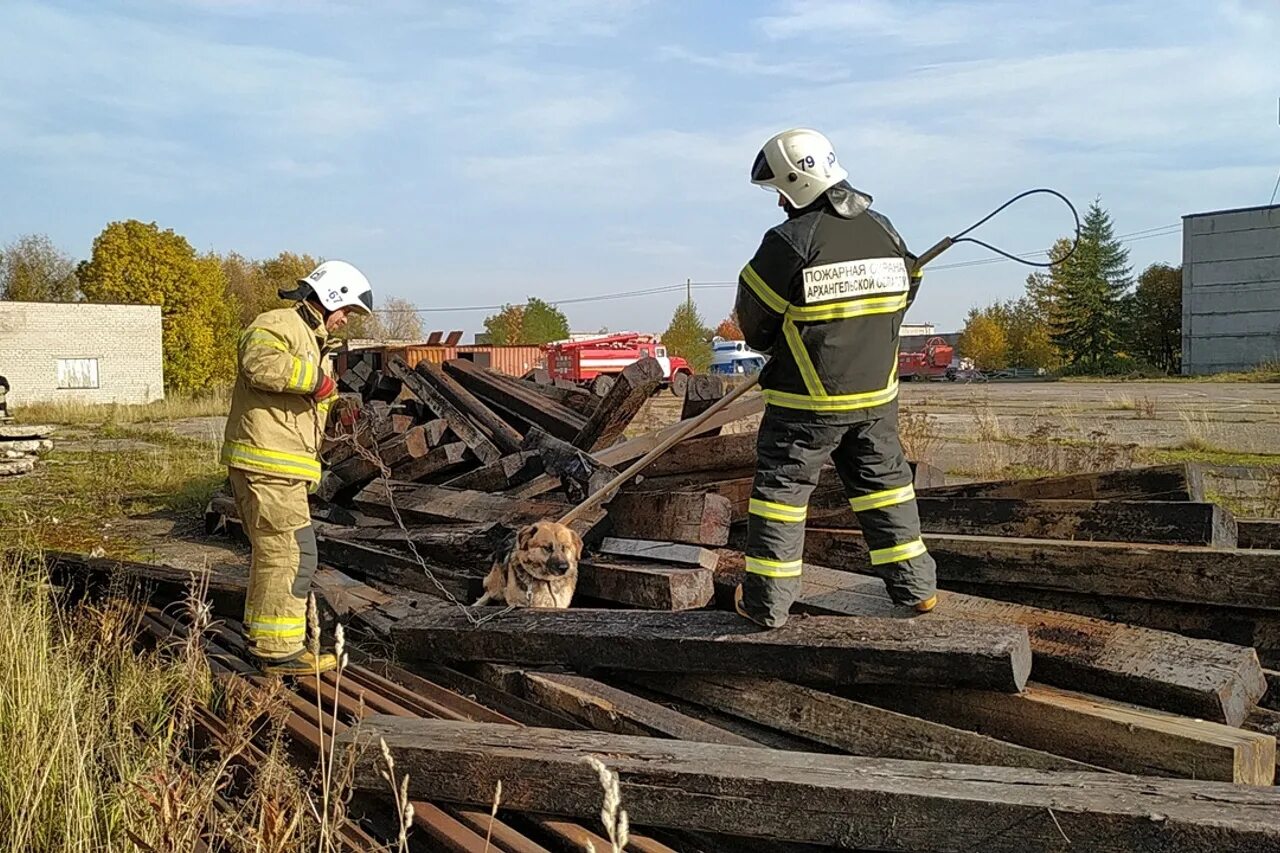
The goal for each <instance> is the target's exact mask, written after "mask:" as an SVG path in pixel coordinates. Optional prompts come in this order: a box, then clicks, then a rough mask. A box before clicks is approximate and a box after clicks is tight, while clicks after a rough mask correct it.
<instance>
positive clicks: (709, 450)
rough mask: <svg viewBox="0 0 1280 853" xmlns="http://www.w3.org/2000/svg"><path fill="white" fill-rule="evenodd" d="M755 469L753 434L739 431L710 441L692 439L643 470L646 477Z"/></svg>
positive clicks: (708, 439)
mask: <svg viewBox="0 0 1280 853" xmlns="http://www.w3.org/2000/svg"><path fill="white" fill-rule="evenodd" d="M755 466H756V433H754V432H740V433H735V434H733V435H717V436H712V437H709V438H691V439H689V440H687V441H682V442H680V443H679V444H677V445H676V446H675V447H673V448H671V449H670V450H668V451H667V452H666V453H664V454H663V455H662V456H659V457H658V458H657V459H655V460H653V462H651V463H649V466H648V467H647V468H645V469H644V475H645V476H646V477H663V476H667V475H669V474H692V473H694V472H698V471H726V470H729V469H733V468H749V469H754V468H755Z"/></svg>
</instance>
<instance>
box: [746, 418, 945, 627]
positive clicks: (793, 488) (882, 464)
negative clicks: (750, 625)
mask: <svg viewBox="0 0 1280 853" xmlns="http://www.w3.org/2000/svg"><path fill="white" fill-rule="evenodd" d="M897 427H898V424H897V417H896V413H894V412H892V411H891V412H890V413H889V414H888V415H885V416H882V417H878V418H872V419H869V420H863V421H859V422H855V423H852V424H850V423H841V422H838V421H837V422H831V421H827V422H821V421H819V422H814V421H812V420H806V419H804V418H803V417H797V416H796V415H795V414H794V413H789V412H788V413H783V412H781V411H780V410H778V409H776V408H774V407H769V408H767V409H766V410H765V416H764V419H763V420H762V421H761V424H760V434H759V437H758V439H757V442H756V459H757V462H756V477H755V483H754V487H753V490H752V494H751V507H750V512H751V514H750V516H749V519H748V522H747V551H746V569H747V575H746V580H745V581H744V583H743V607H744V608H745V609H746V610H747V612H748V613H749V614H751V616H752V617H753V618H756V619H758V620H759V621H761V622H763V623H764V624H766V625H780V624H782V623H783V622H784V621H786V617H787V613H788V612H789V610H790V609H791V605H792V603H794V601H795V599H796V597H797V596H798V595H799V593H800V569H801V565H802V559H803V556H804V518H805V511H806V508H807V506H808V503H809V497H810V495H811V494H812V493H813V489H814V487H815V486H816V485H817V482H818V477H819V475H820V473H821V470H822V466H823V465H824V464H825V463H826V462H827V460H828V459H830V460H832V461H833V462H834V463H835V466H836V470H837V472H838V473H839V475H840V479H841V481H842V483H843V484H844V488H845V493H846V494H847V495H848V497H849V500H850V505H851V506H852V507H854V508H855V510H856V512H857V515H858V523H859V526H860V527H861V528H862V531H863V536H864V537H865V539H866V542H867V547H868V548H869V549H870V551H871V560H870V562H871V563H872V565H871V567H870V571H872V572H874V573H875V574H877V575H878V576H879V577H881V578H883V579H884V581H885V586H886V587H887V589H888V592H889V596H890V597H891V598H892V599H893V600H894V601H895V602H897V603H899V604H915V603H917V602H920V601H924V600H925V599H927V598H929V597H930V596H931V595H933V594H934V591H935V583H936V578H935V575H936V571H935V566H934V563H933V558H932V557H930V556H929V554H928V553H927V551H926V550H925V547H924V544H923V543H922V542H921V540H920V520H919V515H918V514H917V511H916V504H915V493H914V490H913V489H912V487H911V477H912V475H911V468H910V466H909V465H908V464H907V460H906V458H905V457H904V456H903V454H902V447H901V444H900V443H899V441H898V431H897ZM837 568H840V567H837ZM848 568H856V569H857V570H859V571H866V570H867V569H865V568H864V567H862V566H858V567H848Z"/></svg>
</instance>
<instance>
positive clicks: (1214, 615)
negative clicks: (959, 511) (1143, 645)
mask: <svg viewBox="0 0 1280 853" xmlns="http://www.w3.org/2000/svg"><path fill="white" fill-rule="evenodd" d="M947 586H948V587H949V588H952V589H955V590H956V591H959V592H964V593H967V594H969V595H978V596H983V597H985V598H992V599H1000V600H1002V601H1011V602H1016V603H1019V604H1027V605H1030V606H1032V607H1042V608H1046V609H1049V610H1060V611H1063V612H1067V613H1078V614H1080V615H1082V616H1092V617H1095V618H1097V619H1105V620H1107V621H1110V622H1121V623H1125V624H1129V625H1142V626H1144V627H1147V628H1154V629H1157V630H1161V631H1170V632H1173V633H1178V634H1182V635H1185V636H1188V637H1198V638H1203V639H1210V640H1218V641H1221V642H1224V643H1231V644H1233V645H1238V646H1250V647H1252V648H1253V649H1254V650H1255V651H1256V652H1257V653H1258V660H1259V661H1260V662H1261V663H1262V665H1263V666H1267V667H1271V668H1277V667H1280V611H1276V610H1260V609H1256V608H1244V607H1222V606H1217V605H1211V604H1183V603H1179V602H1168V601H1150V600H1143V599H1136V598H1117V597H1102V596H1097V595H1085V594H1081V593H1073V592H1064V591H1061V590H1052V589H1032V588H1030V587H1020V586H1008V585H1003V584H990V585H987V584H970V583H958V582H956V583H950V582H949V583H948V584H947Z"/></svg>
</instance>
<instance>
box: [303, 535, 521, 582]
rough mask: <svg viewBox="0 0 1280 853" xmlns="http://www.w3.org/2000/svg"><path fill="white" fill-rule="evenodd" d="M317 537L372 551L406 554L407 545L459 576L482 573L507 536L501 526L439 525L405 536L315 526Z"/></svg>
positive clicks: (491, 561)
mask: <svg viewBox="0 0 1280 853" xmlns="http://www.w3.org/2000/svg"><path fill="white" fill-rule="evenodd" d="M314 526H315V528H316V535H317V537H322V536H328V537H330V538H333V539H340V540H342V541H344V542H355V543H359V544H362V545H369V546H371V547H374V548H390V549H394V550H396V551H399V552H400V553H402V554H405V553H409V543H411V542H412V543H413V547H414V548H416V549H417V551H418V553H419V554H421V555H422V557H423V559H426V560H429V561H430V562H432V563H433V564H437V565H441V566H445V567H446V568H449V569H452V570H454V571H459V572H485V571H488V570H489V567H490V566H491V565H492V564H493V555H494V553H495V552H496V551H497V549H498V548H499V547H501V546H502V543H503V542H504V541H505V540H506V538H507V536H508V528H507V527H506V526H504V525H501V524H439V525H430V526H427V527H414V528H410V530H409V531H408V532H407V533H406V532H405V531H403V530H400V529H398V528H394V527H339V526H337V525H332V524H316V525H314Z"/></svg>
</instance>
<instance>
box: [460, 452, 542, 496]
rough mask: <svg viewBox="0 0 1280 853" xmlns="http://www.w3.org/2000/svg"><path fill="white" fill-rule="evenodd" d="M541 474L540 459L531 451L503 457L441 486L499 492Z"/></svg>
mask: <svg viewBox="0 0 1280 853" xmlns="http://www.w3.org/2000/svg"><path fill="white" fill-rule="evenodd" d="M542 472H543V468H542V459H541V457H539V456H538V454H537V453H535V452H534V451H531V450H525V451H521V452H520V453H513V454H510V455H508V456H504V457H502V458H501V459H499V460H497V461H496V462H490V463H489V464H488V465H484V466H482V467H480V468H476V469H475V470H474V471H467V472H466V473H465V474H459V475H458V476H456V477H454V478H453V479H452V480H446V481H445V482H444V484H443V485H445V486H448V487H449V488H452V489H472V490H475V491H478V492H501V491H503V490H505V489H510V488H512V487H514V486H519V485H521V484H523V483H527V482H529V481H530V480H532V479H533V478H534V477H536V476H538V475H539V474H541V473H542Z"/></svg>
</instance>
